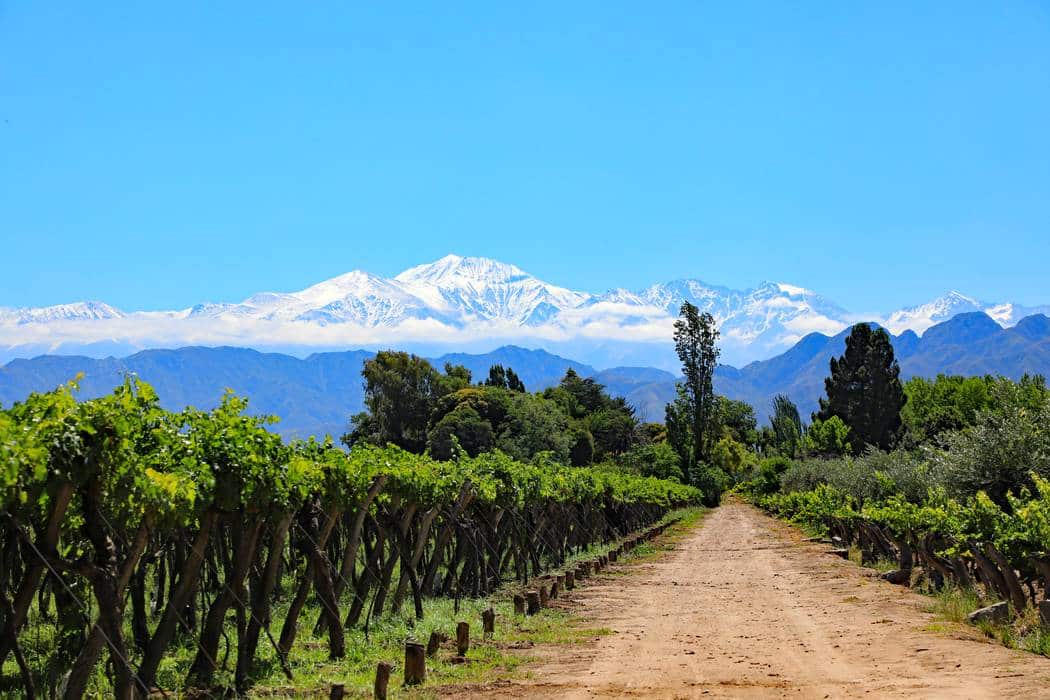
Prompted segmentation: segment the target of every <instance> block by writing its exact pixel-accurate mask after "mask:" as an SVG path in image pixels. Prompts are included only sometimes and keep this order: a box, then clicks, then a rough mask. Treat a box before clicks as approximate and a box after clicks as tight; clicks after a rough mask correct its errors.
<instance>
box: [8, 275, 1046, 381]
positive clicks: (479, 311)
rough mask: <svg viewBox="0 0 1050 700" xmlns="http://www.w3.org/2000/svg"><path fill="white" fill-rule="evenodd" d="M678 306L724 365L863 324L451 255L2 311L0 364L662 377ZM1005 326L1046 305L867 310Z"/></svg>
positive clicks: (788, 296) (949, 298)
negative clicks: (135, 305) (709, 326)
mask: <svg viewBox="0 0 1050 700" xmlns="http://www.w3.org/2000/svg"><path fill="white" fill-rule="evenodd" d="M683 301H689V302H691V303H693V304H695V305H697V306H698V307H699V308H700V309H701V311H707V312H709V313H711V314H712V315H713V316H714V318H715V320H716V322H717V324H718V326H719V328H720V330H721V348H722V353H723V354H722V359H723V361H725V362H728V363H729V364H733V365H742V364H745V363H747V362H751V361H754V360H764V359H768V358H770V357H772V356H774V355H777V354H779V353H781V352H784V351H785V350H787V349H789V348H791V347H792V346H793V345H794V344H795V343H797V342H798V341H799V340H801V339H802V338H804V337H805V336H806V335H808V334H809V333H812V332H819V333H824V334H827V335H834V334H836V333H838V332H840V331H842V330H843V329H845V328H846V327H848V326H849V325H850V324H852V323H853V322H855V321H858V320H872V319H871V318H870V316H869V317H864V318H860V317H858V316H857V315H856V314H854V313H851V312H849V311H846V310H845V309H843V308H842V307H840V306H839V305H838V304H836V303H835V302H833V301H831V300H829V299H827V298H825V297H823V296H821V295H819V294H817V293H816V292H813V291H810V290H808V289H805V288H803V287H799V286H795V285H791V284H786V283H782V282H764V283H762V284H760V285H759V286H757V287H755V288H753V289H746V290H733V289H729V288H726V287H719V286H714V285H710V284H707V283H705V282H702V281H700V280H698V279H683V280H674V281H671V282H666V283H661V284H654V285H652V286H650V287H648V288H646V289H642V290H633V291H632V290H627V289H612V290H609V291H606V292H604V293H591V292H585V291H577V290H572V289H567V288H564V287H559V286H557V285H554V284H550V283H548V282H544V281H542V280H540V279H537V278H536V277H534V276H532V275H530V274H528V273H527V272H525V271H523V270H521V269H520V268H518V267H515V266H514V265H510V264H507V263H502V262H498V261H495V260H491V259H488V258H477V257H460V256H456V255H448V256H445V257H444V258H441V259H440V260H437V261H435V262H432V263H428V264H424V265H419V266H416V267H412V268H410V269H408V270H405V271H404V272H402V273H400V274H398V275H397V276H395V277H393V278H384V277H380V276H378V275H374V274H371V273H369V272H364V271H360V270H355V271H353V272H348V273H346V274H344V275H340V276H338V277H335V278H332V279H329V280H326V281H323V282H320V283H318V284H315V285H313V286H311V287H308V288H306V289H303V290H301V291H298V292H262V293H258V294H253V295H252V296H250V297H248V298H247V299H245V300H243V301H241V302H239V303H215V302H202V303H200V304H197V305H195V306H192V307H190V308H187V309H181V310H174V311H125V310H122V309H118V308H116V307H114V306H112V305H109V304H106V303H103V302H99V301H83V302H75V303H69V304H60V305H57V306H47V307H39V308H4V307H0V361H5V360H9V359H12V358H19V357H21V358H26V357H33V356H36V355H40V354H45V353H48V354H82V355H86V356H90V357H100V358H101V357H106V356H108V355H128V354H131V353H134V352H136V351H138V350H142V349H144V348H173V347H180V346H186V345H235V346H242V347H252V348H256V349H260V350H271V351H280V352H285V353H288V354H292V355H295V356H299V357H305V356H307V355H309V354H311V353H315V352H318V351H322V350H346V349H348V348H372V349H375V348H380V347H390V346H396V347H402V348H410V349H413V350H415V351H417V352H420V353H423V354H428V355H433V354H442V353H444V352H448V351H452V350H461V351H468V352H474V353H478V352H483V351H488V350H491V349H493V348H496V347H498V346H501V345H506V344H509V343H513V344H515V345H521V346H528V347H534V348H535V347H543V348H546V349H548V350H551V351H553V352H557V353H559V354H565V355H571V356H574V357H577V358H579V359H580V360H581V361H584V362H587V363H589V364H591V365H594V366H598V367H608V366H614V365H623V364H632V365H635V364H637V365H653V366H656V367H660V368H663V369H673V368H674V367H675V365H676V361H675V357H674V353H673V351H672V348H671V344H670V338H671V328H672V324H673V321H674V318H675V316H676V315H677V313H678V309H679V307H680V306H681V304H682V302H683ZM978 311H979V312H984V313H986V314H987V315H988V316H989V317H991V318H992V319H994V320H995V321H996V322H998V323H999V324H1001V325H1003V326H1012V325H1013V324H1015V323H1016V322H1017V321H1019V320H1020V319H1021V318H1023V317H1024V316H1028V315H1031V314H1035V313H1050V306H1040V307H1026V306H1021V305H1018V304H1013V303H999V302H996V303H991V302H982V301H978V300H976V299H973V298H971V297H968V296H965V295H963V294H960V293H958V292H949V293H947V294H945V295H944V296H942V297H939V298H938V299H935V300H933V301H930V302H927V303H925V304H920V305H917V306H912V307H908V308H904V309H898V310H896V311H892V312H889V313H886V314H876V315H875V317H874V319H873V320H875V321H877V322H879V323H881V324H883V325H884V326H885V327H886V328H888V329H890V330H892V331H893V332H895V333H901V332H903V331H905V330H912V331H915V332H917V333H922V332H923V331H925V330H926V329H927V328H929V327H931V326H933V325H934V324H936V323H939V322H942V321H946V320H948V319H950V318H952V317H953V316H956V315H958V314H960V313H969V312H978Z"/></svg>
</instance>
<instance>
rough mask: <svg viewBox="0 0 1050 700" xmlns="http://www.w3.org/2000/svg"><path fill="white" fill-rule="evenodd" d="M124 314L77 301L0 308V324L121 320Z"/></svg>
mask: <svg viewBox="0 0 1050 700" xmlns="http://www.w3.org/2000/svg"><path fill="white" fill-rule="evenodd" d="M123 317H124V312H123V311H121V310H120V309H116V308H114V307H112V306H110V305H109V304H106V303H104V302H101V301H78V302H74V303H72V304H56V305H55V306H40V307H36V308H22V309H12V308H0V323H17V324H26V323H52V322H55V321H100V320H104V319H110V318H123Z"/></svg>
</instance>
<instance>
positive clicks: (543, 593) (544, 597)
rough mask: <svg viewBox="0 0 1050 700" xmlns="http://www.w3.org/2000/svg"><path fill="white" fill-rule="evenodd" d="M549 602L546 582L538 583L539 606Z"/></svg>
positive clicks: (544, 605)
mask: <svg viewBox="0 0 1050 700" xmlns="http://www.w3.org/2000/svg"><path fill="white" fill-rule="evenodd" d="M549 602H550V595H549V594H548V593H547V584H546V583H542V584H540V607H541V608H545V607H547V604H548V603H549Z"/></svg>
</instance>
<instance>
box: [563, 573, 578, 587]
mask: <svg viewBox="0 0 1050 700" xmlns="http://www.w3.org/2000/svg"><path fill="white" fill-rule="evenodd" d="M573 588H576V573H575V572H573V571H566V572H565V590H567V591H571V590H572V589H573Z"/></svg>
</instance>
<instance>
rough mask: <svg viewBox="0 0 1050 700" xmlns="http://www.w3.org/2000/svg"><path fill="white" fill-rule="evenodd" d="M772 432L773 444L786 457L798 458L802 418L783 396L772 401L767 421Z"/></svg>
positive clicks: (789, 400) (778, 395)
mask: <svg viewBox="0 0 1050 700" xmlns="http://www.w3.org/2000/svg"><path fill="white" fill-rule="evenodd" d="M769 422H770V427H771V428H772V430H773V444H774V445H775V446H776V449H777V450H778V451H779V452H780V453H781V454H783V455H785V456H787V457H796V456H798V452H799V448H800V447H801V446H802V418H801V417H800V416H799V414H798V406H796V405H795V404H794V403H793V402H792V401H791V399H789V398H788V397H787V396H784V395H783V394H777V396H776V397H775V398H774V399H773V415H772V416H771V417H770V419H769Z"/></svg>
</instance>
